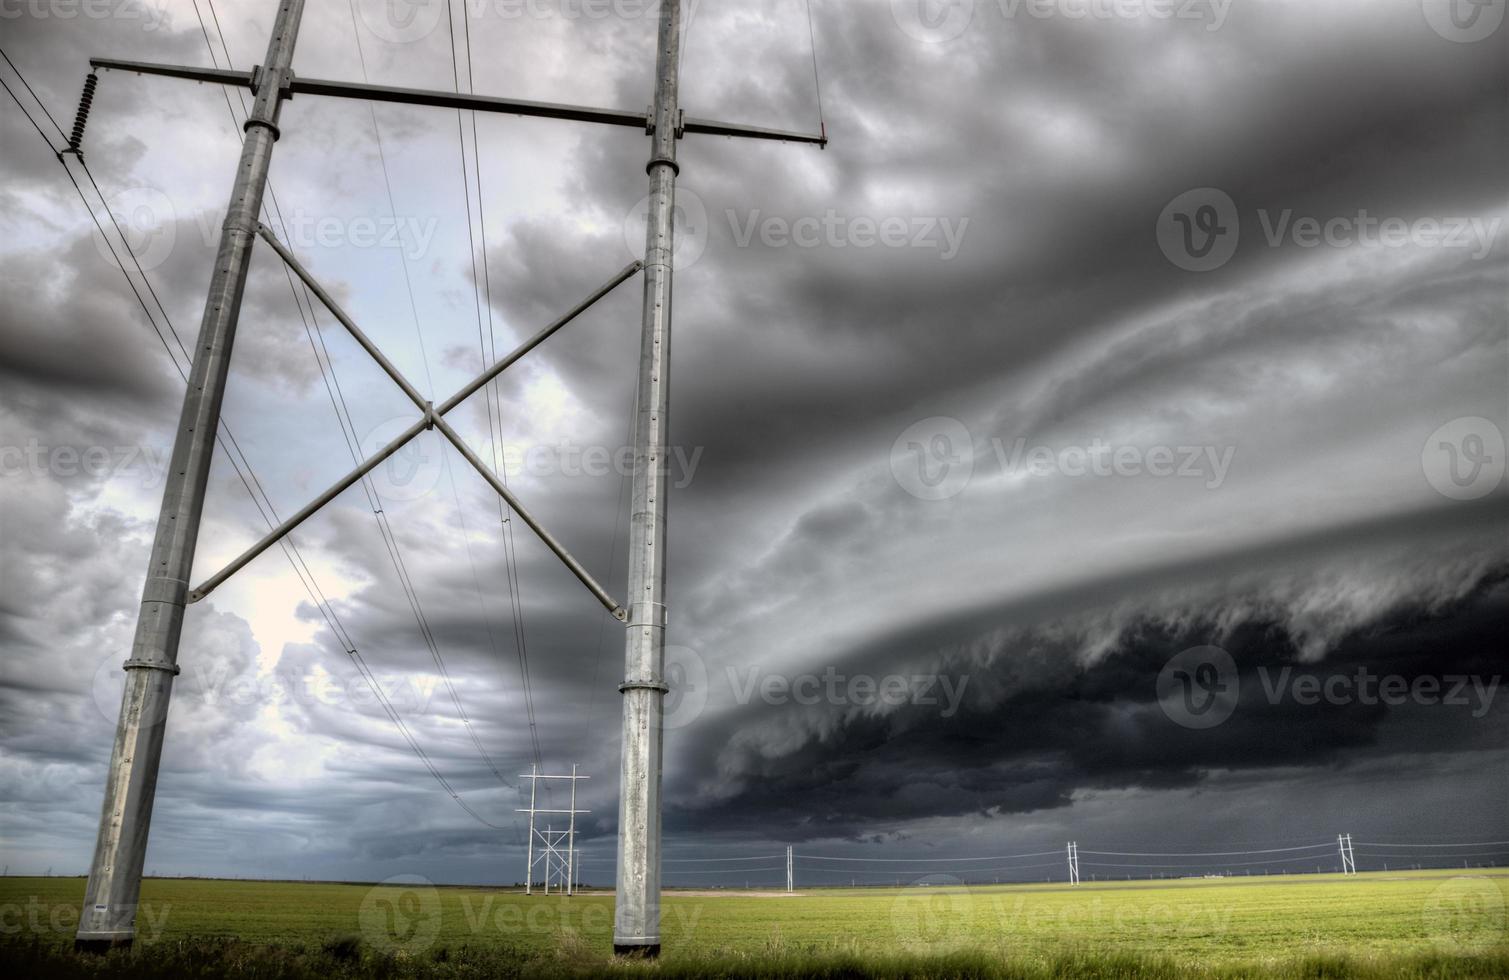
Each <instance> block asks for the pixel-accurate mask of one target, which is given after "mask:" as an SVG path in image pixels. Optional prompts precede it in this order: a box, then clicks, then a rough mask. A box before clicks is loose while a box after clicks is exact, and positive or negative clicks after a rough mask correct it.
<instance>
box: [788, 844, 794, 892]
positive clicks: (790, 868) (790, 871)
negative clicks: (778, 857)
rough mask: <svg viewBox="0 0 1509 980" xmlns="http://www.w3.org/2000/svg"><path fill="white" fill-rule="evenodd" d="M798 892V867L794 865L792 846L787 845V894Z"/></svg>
mask: <svg viewBox="0 0 1509 980" xmlns="http://www.w3.org/2000/svg"><path fill="white" fill-rule="evenodd" d="M794 891H796V866H795V865H794V864H793V863H792V857H791V845H790V844H787V845H786V894H788V895H789V894H791V893H792V892H794Z"/></svg>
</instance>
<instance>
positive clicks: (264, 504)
mask: <svg viewBox="0 0 1509 980" xmlns="http://www.w3.org/2000/svg"><path fill="white" fill-rule="evenodd" d="M196 9H197V4H196ZM206 41H207V42H208V37H206ZM222 45H223V42H222ZM211 56H212V60H213V57H214V51H213V48H211ZM0 57H4V60H5V61H6V63H7V64H8V65H10V67H11V69H12V71H14V72H15V74H16V77H17V78H18V79H19V80H20V81H21V84H22V85H23V86H25V88H26V90H27V91H28V92H29V93H30V94H31V95H32V98H33V99H35V100H36V103H37V106H38V108H39V109H40V110H41V112H42V113H43V115H44V116H45V117H46V118H47V119H48V121H49V122H50V123H51V124H52V126H53V128H54V129H57V130H58V132H59V134H60V135H61V136H63V137H64V142H65V143H66V142H67V138H66V135H65V134H63V133H62V129H61V127H60V126H59V125H58V123H57V120H56V119H54V118H53V116H52V114H51V113H50V112H49V111H48V110H47V107H46V104H45V103H43V102H42V100H41V98H40V97H39V96H37V94H36V92H35V90H34V89H33V88H32V87H31V85H30V83H29V82H28V81H27V80H26V78H25V76H24V75H23V74H22V72H21V71H20V69H19V68H18V67H17V66H16V64H15V62H14V61H12V60H11V59H10V57H9V55H6V54H5V53H4V51H3V50H0ZM0 85H3V86H4V88H5V91H6V93H7V94H8V95H10V97H11V99H12V100H13V101H14V102H15V103H16V106H17V108H19V109H20V110H21V112H22V114H23V115H24V116H26V118H27V121H28V122H30V123H31V124H32V126H33V128H34V129H36V131H37V134H38V135H39V136H40V137H42V139H43V142H44V143H45V144H46V145H47V147H48V149H49V150H50V151H51V152H52V154H53V155H54V157H55V158H56V159H57V160H58V162H59V164H60V165H61V166H62V167H63V170H64V173H65V174H66V175H67V176H68V178H69V182H70V183H71V184H72V185H73V188H74V191H75V193H76V194H77V195H78V197H79V200H80V202H81V203H82V204H83V205H84V209H85V210H86V211H87V212H88V213H89V216H90V220H91V221H92V222H93V223H94V226H95V228H96V230H97V231H99V233H100V236H101V238H102V240H103V241H104V242H105V245H106V247H107V249H109V251H110V254H111V257H112V259H113V260H114V261H115V264H116V266H117V268H119V269H120V272H121V275H122V277H123V278H125V280H126V284H127V286H128V287H129V288H130V289H131V292H132V294H133V295H134V296H135V298H136V301H137V303H138V304H139V305H140V306H141V309H142V312H143V314H144V315H145V316H146V317H147V321H148V323H149V324H150V325H151V327H152V329H153V332H154V333H155V334H156V335H157V338H158V340H159V342H160V343H161V344H162V346H163V349H164V351H165V352H166V353H167V354H168V357H169V360H170V361H171V362H172V364H173V367H174V370H175V371H177V373H178V375H179V377H180V378H181V379H182V380H183V381H184V382H185V383H187V381H188V373H187V370H186V368H185V366H184V364H181V363H180V362H179V358H178V355H177V354H175V353H174V351H173V346H172V345H170V344H169V343H168V339H167V335H165V334H164V333H163V330H162V328H161V327H160V326H159V325H158V323H157V317H156V316H154V314H153V313H152V310H151V308H150V307H149V306H148V305H147V302H146V299H145V298H144V297H143V296H142V294H141V291H140V290H139V289H138V288H137V285H136V282H135V281H134V280H133V279H132V277H131V275H130V273H129V272H128V271H127V270H126V266H125V262H124V261H123V260H122V259H121V257H120V254H119V253H118V252H117V250H116V247H115V244H114V243H113V242H112V241H111V240H110V237H109V235H108V234H106V232H105V229H104V226H103V225H102V224H101V223H100V220H99V217H98V216H97V215H96V214H95V210H94V206H93V205H91V204H90V202H89V200H88V198H87V195H85V194H84V191H83V188H82V187H81V186H80V185H79V183H78V180H77V179H76V178H75V177H74V176H73V173H72V171H71V170H70V169H69V167H68V165H67V162H66V161H65V160H64V156H65V155H67V154H64V153H63V152H62V151H60V150H58V148H56V147H54V146H53V145H52V141H51V139H49V138H48V136H47V134H46V133H45V132H43V131H42V129H41V127H40V126H39V125H38V124H37V122H36V120H35V119H34V118H33V117H32V115H31V113H30V112H29V111H28V110H27V108H26V106H25V105H24V104H23V103H22V101H21V100H20V99H19V98H18V97H17V95H16V93H15V92H14V91H13V90H12V89H11V88H10V86H9V85H7V84H5V83H4V80H3V79H0ZM227 108H229V100H228V99H227ZM232 118H234V113H232ZM76 156H77V157H78V161H79V165H80V168H81V169H82V170H83V171H84V173H85V175H86V177H87V178H88V180H89V183H90V185H91V187H92V188H93V189H94V191H95V194H96V196H98V197H99V199H100V207H101V209H102V210H103V211H104V212H105V215H106V216H107V217H108V218H109V219H110V223H111V225H112V226H113V227H114V229H115V232H116V235H117V236H118V237H119V239H120V243H121V246H122V249H123V250H124V251H125V252H126V254H127V255H129V256H130V257H131V260H132V264H133V265H134V266H135V268H136V270H137V275H138V276H139V277H140V278H141V281H142V283H143V284H144V285H145V286H146V288H147V291H148V293H149V294H150V295H151V296H152V299H153V301H154V303H156V305H157V308H158V312H159V314H160V315H161V317H162V319H163V322H164V323H165V324H166V325H167V329H168V333H169V334H171V335H172V337H173V341H174V343H176V344H177V347H178V351H179V353H180V354H181V355H182V357H183V359H184V361H185V362H187V363H188V364H192V358H191V355H190V354H189V353H188V350H187V347H186V346H185V345H184V343H183V339H182V337H180V336H179V334H178V331H177V329H176V328H175V327H174V326H173V324H172V319H171V317H170V315H169V314H168V312H167V308H166V306H165V305H164V304H163V303H162V301H161V299H160V298H159V297H158V295H157V292H156V290H155V289H154V288H153V287H152V284H151V280H150V278H148V276H147V274H146V271H145V270H144V269H143V268H142V266H141V262H140V260H139V259H138V258H137V256H136V254H135V253H134V252H133V251H132V250H131V247H130V244H129V240H128V239H127V238H126V235H125V231H124V230H123V229H122V228H121V227H120V224H119V222H118V220H117V219H116V217H115V215H114V214H113V213H112V212H111V211H110V208H109V204H108V200H107V199H106V197H105V195H104V192H103V191H102V190H101V189H100V187H99V184H98V182H97V181H96V180H95V178H94V175H93V173H92V172H90V170H89V168H88V165H87V163H85V162H84V159H83V156H82V154H77V155H76ZM269 190H271V188H269ZM280 218H281V215H280ZM294 300H295V303H296V304H297V303H298V295H297V293H295V294H294ZM312 310H313V307H312V301H311V312H312ZM299 312H300V315H301V317H302V315H303V308H302V306H300V308H299ZM306 330H307V322H306ZM321 339H323V338H321ZM312 342H313V341H312V338H311V343H312ZM327 356H328V354H327ZM318 361H319V357H318V354H316V362H317V363H318ZM332 369H333V364H332ZM323 372H324V369H323V365H322V366H321V373H322V375H323ZM329 384H330V381H329V380H328V379H327V380H326V385H327V389H328V386H329ZM337 387H338V380H337ZM343 397H344V396H343V395H342V398H343ZM337 417H338V418H339V413H338V412H337ZM342 434H343V435H344V434H345V428H344V426H343V427H342ZM216 441H217V443H219V445H220V448H221V450H222V451H223V452H224V453H225V454H226V457H227V459H228V461H229V462H230V464H231V467H232V469H233V470H234V471H235V473H236V476H237V478H238V479H239V480H240V482H241V484H242V486H243V487H244V488H245V489H246V491H247V494H248V496H250V498H251V500H252V503H253V505H254V506H255V507H256V509H257V512H258V514H259V515H260V516H261V518H262V520H263V522H264V523H266V525H267V527H268V529H269V530H271V529H272V528H274V527H275V526H277V525H278V524H281V523H282V519H281V518H280V517H279V516H278V513H277V510H276V508H275V507H274V506H273V504H272V501H271V498H270V497H268V495H267V492H266V489H265V488H264V487H263V486H262V483H261V480H260V479H259V478H258V477H257V475H256V472H255V470H254V469H253V468H252V466H251V462H250V460H249V459H247V457H246V454H245V452H244V450H242V449H241V446H240V443H239V442H238V441H237V440H236V437H235V433H234V431H233V430H232V429H231V426H230V424H229V422H228V421H227V420H225V419H222V420H221V432H220V433H217V434H216ZM238 457H239V459H238ZM279 547H280V548H281V550H282V551H283V553H284V556H285V557H286V558H287V559H288V561H289V563H290V565H291V566H292V567H293V570H294V573H295V575H296V576H297V577H298V579H299V581H300V583H301V584H302V585H303V587H304V589H305V591H306V592H307V593H309V597H310V600H311V602H313V603H314V605H315V607H316V609H317V610H318V611H319V613H320V615H321V618H323V619H324V620H325V623H326V625H327V626H328V627H329V628H330V630H331V632H332V634H333V635H334V636H335V637H336V639H337V641H338V642H339V643H340V644H341V646H342V648H343V649H344V650H345V651H346V653H347V654H348V655H349V656H350V657H351V658H352V661H353V664H354V665H355V667H356V669H357V671H358V673H359V674H360V675H361V676H362V677H363V679H364V680H365V681H366V682H367V683H368V686H369V687H370V688H371V689H372V691H373V693H374V695H375V696H376V698H377V699H378V702H379V703H380V704H381V705H382V707H383V709H384V712H385V713H386V714H388V716H389V717H390V718H391V719H392V721H393V722H394V724H395V726H396V727H397V728H398V730H399V733H400V735H402V736H403V738H404V739H405V741H406V742H407V743H408V744H409V746H410V747H411V748H412V749H413V750H414V752H415V754H416V755H417V756H418V757H419V758H420V760H421V762H423V763H424V765H425V767H426V768H427V769H428V770H429V772H430V774H431V775H432V776H433V777H435V779H436V781H437V782H438V783H439V784H440V785H441V787H442V788H443V789H444V790H445V791H446V792H447V793H448V794H449V795H450V796H451V797H452V798H453V799H454V800H455V801H456V802H457V804H458V805H459V806H460V807H461V808H462V809H463V810H464V811H466V812H467V813H468V814H470V815H471V816H472V817H473V818H474V819H476V820H478V821H479V822H481V823H483V824H484V825H486V826H488V827H491V828H493V829H506V828H503V827H499V826H498V825H496V824H492V823H491V822H489V821H487V820H485V819H484V818H483V817H482V816H481V815H480V814H478V813H477V812H476V811H475V809H474V808H472V807H471V806H470V805H469V804H468V803H467V802H466V801H465V800H464V799H462V798H461V796H460V795H459V794H458V793H457V792H456V790H455V789H454V787H453V786H452V785H451V784H450V782H449V781H448V780H446V778H445V777H444V775H443V774H441V772H440V771H439V769H438V768H436V767H435V766H434V764H433V762H432V761H431V759H430V757H429V755H428V753H426V752H425V751H424V749H423V747H422V746H420V745H419V743H418V741H417V740H416V739H415V738H414V736H413V734H412V731H411V730H410V729H409V727H408V725H407V724H406V723H405V722H404V720H403V718H402V716H401V715H400V714H399V713H398V711H397V709H396V708H395V707H394V706H393V704H392V701H391V699H390V698H389V697H388V695H387V694H386V692H385V691H383V690H382V687H381V684H380V683H379V682H378V681H377V678H376V675H375V674H374V673H372V671H371V668H370V666H368V665H367V663H366V660H365V658H364V657H363V656H362V655H361V653H360V651H359V650H358V649H357V646H356V643H355V641H354V640H353V639H352V637H351V635H350V633H349V631H348V630H347V629H346V628H345V625H344V624H343V623H341V621H340V617H339V615H338V614H337V613H336V611H335V608H334V605H333V603H331V601H330V599H329V597H328V596H326V594H325V593H324V590H323V589H321V588H320V586H319V583H318V581H317V580H316V579H315V577H314V571H313V569H312V568H311V567H310V566H309V564H308V562H307V561H306V560H305V558H304V556H303V554H302V552H301V551H300V550H299V548H298V543H297V541H296V540H295V538H294V536H293V535H292V534H290V535H288V536H287V537H286V538H285V539H284V540H281V541H279ZM500 778H501V777H500ZM514 829H515V832H516V833H517V827H515V828H514Z"/></svg>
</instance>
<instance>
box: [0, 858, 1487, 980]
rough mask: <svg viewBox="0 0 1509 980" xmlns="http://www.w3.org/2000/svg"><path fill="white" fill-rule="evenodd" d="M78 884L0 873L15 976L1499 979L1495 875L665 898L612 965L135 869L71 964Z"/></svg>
mask: <svg viewBox="0 0 1509 980" xmlns="http://www.w3.org/2000/svg"><path fill="white" fill-rule="evenodd" d="M82 892H83V882H82V881H81V880H80V879H76V878H3V879H0V973H3V974H4V975H7V976H20V977H140V978H143V980H145V978H156V977H169V976H171V977H204V978H210V977H233V976H234V977H244V978H255V980H262V978H267V980H274V978H276V980H283V978H288V980H294V978H305V977H309V978H314V977H321V978H339V977H351V978H366V977H381V978H393V980H400V978H410V977H413V978H419V977H437V978H444V977H455V978H471V977H484V976H485V977H535V976H592V975H601V974H602V973H603V972H604V971H605V970H610V971H611V972H614V973H624V974H626V975H635V974H638V973H652V974H655V975H658V976H667V977H682V976H730V977H732V976H739V977H864V976H874V977H935V976H936V977H944V976H948V977H980V978H988V977H992V978H993V977H1002V978H1022V980H1027V978H1038V977H1051V976H1059V977H1086V978H1088V977H1124V978H1129V980H1130V978H1142V977H1147V978H1163V977H1168V978H1173V977H1185V976H1196V977H1209V978H1226V977H1233V978H1234V977H1295V978H1299V977H1363V978H1378V980H1384V978H1405V977H1439V978H1455V977H1509V931H1506V915H1505V909H1506V905H1509V871H1506V870H1504V869H1498V870H1493V871H1484V872H1474V873H1472V874H1466V873H1463V872H1458V873H1455V874H1453V873H1452V872H1450V871H1434V872H1406V873H1395V874H1380V873H1373V874H1367V873H1364V874H1362V875H1358V876H1355V877H1352V878H1347V879H1342V878H1339V877H1335V876H1325V875H1306V876H1294V877H1287V878H1284V877H1270V878H1261V877H1258V878H1245V877H1243V878H1228V879H1218V880H1183V881H1160V882H1114V883H1113V882H1101V883H1087V884H1083V885H1080V886H1078V887H1075V888H1072V889H1071V888H1068V887H1066V886H1063V885H1026V886H1022V885H1019V886H1008V885H1002V886H987V887H968V888H965V887H962V886H954V887H947V886H938V887H926V888H899V889H834V890H826V889H824V890H816V891H811V892H805V893H798V894H797V895H794V896H784V895H742V894H740V893H737V892H729V893H694V892H688V893H674V892H673V893H668V894H667V896H666V901H665V911H664V914H663V916H662V938H663V942H664V955H663V957H662V959H661V960H660V961H659V962H658V963H655V964H649V965H646V964H629V965H614V964H612V962H611V960H610V958H609V957H608V955H607V950H608V948H609V944H610V942H611V931H612V896H611V895H607V894H583V895H579V896H576V897H574V898H571V899H563V898H559V897H557V896H551V897H549V898H545V897H542V896H538V895H536V896H533V897H526V896H524V895H522V894H519V893H517V892H514V891H510V890H501V889H479V888H437V887H434V886H432V885H430V884H429V883H428V882H425V881H423V880H422V879H399V880H393V881H390V882H388V883H384V884H382V885H377V886H368V885H337V884H302V883H282V882H236V881H185V880H171V879H167V880H149V881H147V882H146V883H145V885H144V887H143V894H142V900H143V907H142V909H141V911H140V913H139V915H138V922H137V928H138V944H137V948H136V949H134V950H132V951H130V952H125V953H116V954H112V955H111V956H109V957H105V958H98V957H85V958H79V957H75V956H74V955H73V954H72V952H71V950H70V945H71V942H72V936H73V928H74V926H75V925H76V923H77V915H78V905H79V902H80V900H81V899H82Z"/></svg>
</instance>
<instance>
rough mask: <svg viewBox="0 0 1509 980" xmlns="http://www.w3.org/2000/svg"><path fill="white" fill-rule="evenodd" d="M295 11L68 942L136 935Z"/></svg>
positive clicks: (154, 563) (206, 332) (231, 223)
mask: <svg viewBox="0 0 1509 980" xmlns="http://www.w3.org/2000/svg"><path fill="white" fill-rule="evenodd" d="M303 12H304V0H281V2H280V3H279V5H278V12H277V17H276V19H275V20H274V22H273V29H272V38H271V39H270V40H269V41H268V44H267V58H266V59H265V61H264V63H263V65H262V67H261V69H260V71H259V73H258V76H257V86H256V101H255V103H254V104H253V106H252V110H251V113H250V115H249V116H248V117H247V120H246V124H245V127H244V129H245V131H246V137H245V139H244V141H243V142H242V145H241V160H240V163H239V164H238V165H237V167H236V178H235V183H234V185H233V186H232V189H231V197H230V205H229V206H228V208H227V210H226V217H225V224H224V226H223V227H222V228H221V232H220V246H219V249H218V251H217V252H216V255H215V269H214V273H213V275H212V276H211V278H210V289H209V296H208V298H207V299H206V300H205V305H204V318H203V319H202V320H201V322H200V327H199V338H198V341H197V342H196V344H195V348H194V357H193V364H192V367H191V369H190V373H189V385H188V391H187V392H186V393H185V394H184V399H183V411H182V414H181V415H180V416H179V421H178V432H177V435H176V436H175V437H174V440H173V455H172V457H171V464H170V466H169V468H168V475H167V485H166V487H165V488H164V490H163V498H162V510H161V512H160V514H159V516H158V519H157V532H156V535H155V537H154V539H153V542H152V557H151V563H150V565H149V566H148V568H147V581H146V585H145V587H144V588H143V589H142V602H141V612H140V613H139V614H138V616H137V620H136V635H135V638H134V639H133V640H132V643H131V657H130V659H129V660H127V661H126V663H125V669H126V686H125V693H124V695H123V696H122V698H121V712H120V720H119V722H118V723H117V724H116V729H115V745H114V748H113V749H112V751H111V755H110V775H109V778H108V780H107V781H106V783H105V800H104V805H103V806H102V808H101V811H100V826H99V836H98V838H97V839H96V842H95V846H94V859H93V861H92V863H91V864H90V867H89V883H88V885H87V886H86V887H85V890H84V907H83V910H82V912H81V913H80V915H79V928H78V933H77V937H76V939H75V945H76V947H77V948H79V949H83V950H89V951H95V952H98V951H103V950H106V949H109V948H111V947H115V946H129V945H131V942H132V940H133V939H134V938H135V935H136V907H137V903H138V901H139V899H140V896H141V875H142V866H143V864H144V862H145V860H146V854H147V833H148V829H149V827H150V825H151V822H152V801H153V797H154V796H155V795H156V791H157V770H158V766H159V764H160V763H161V761H162V740H163V729H164V727H165V723H166V721H167V715H168V699H169V697H170V696H171V695H172V691H173V678H174V676H175V675H177V673H178V670H179V668H178V641H179V638H180V636H181V635H182V632H183V610H184V606H185V604H186V602H187V598H188V591H189V574H190V572H191V571H192V570H193V566H194V547H195V545H196V544H197V541H198V537H199V519H200V516H201V514H202V513H203V510H204V494H205V487H206V485H207V484H208V482H209V474H210V460H211V458H212V455H213V453H214V450H215V439H216V436H217V434H218V433H219V429H220V406H221V403H222V401H223V400H224V398H225V383H226V377H227V375H228V374H229V371H230V357H231V348H232V346H233V344H234V342H235V337H236V324H237V321H238V320H239V319H240V314H241V296H242V293H243V292H244V290H245V288H246V272H247V267H248V265H249V264H250V262H251V252H252V246H253V243H254V242H255V241H256V238H257V216H258V214H259V213H260V212H261V210H262V194H263V191H264V190H265V188H266V186H267V172H268V167H269V165H270V164H271V162H272V148H273V143H275V142H276V141H277V139H278V113H279V110H280V109H281V107H282V101H283V95H284V93H285V91H286V89H287V88H288V87H289V84H290V81H291V79H292V76H293V72H292V70H291V66H292V64H293V49H294V42H295V40H296V39H297V37H298V33H299V21H300V19H301V18H302V16H303Z"/></svg>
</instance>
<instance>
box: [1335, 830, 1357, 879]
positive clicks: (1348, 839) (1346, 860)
mask: <svg viewBox="0 0 1509 980" xmlns="http://www.w3.org/2000/svg"><path fill="white" fill-rule="evenodd" d="M1336 849H1337V851H1339V852H1340V854H1341V873H1342V874H1344V875H1354V874H1356V873H1357V859H1356V858H1355V857H1353V856H1352V835H1351V834H1338V835H1337V836H1336Z"/></svg>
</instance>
